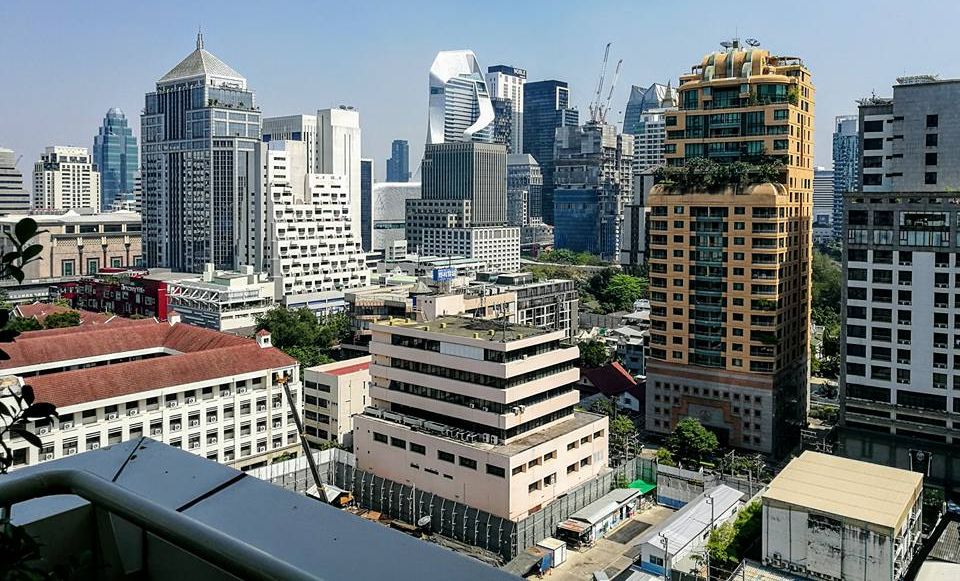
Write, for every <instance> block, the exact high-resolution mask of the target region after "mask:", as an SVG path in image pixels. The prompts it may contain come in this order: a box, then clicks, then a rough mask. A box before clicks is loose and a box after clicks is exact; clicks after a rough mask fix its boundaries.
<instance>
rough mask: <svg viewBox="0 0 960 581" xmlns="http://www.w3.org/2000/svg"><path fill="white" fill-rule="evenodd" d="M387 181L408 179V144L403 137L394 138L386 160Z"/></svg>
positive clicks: (406, 180) (404, 180)
mask: <svg viewBox="0 0 960 581" xmlns="http://www.w3.org/2000/svg"><path fill="white" fill-rule="evenodd" d="M387 181H388V182H408V181H410V144H409V143H407V141H406V140H405V139H394V140H393V143H391V144H390V158H389V159H388V160H387Z"/></svg>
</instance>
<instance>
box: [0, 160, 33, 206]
mask: <svg viewBox="0 0 960 581" xmlns="http://www.w3.org/2000/svg"><path fill="white" fill-rule="evenodd" d="M29 211H30V192H28V191H27V190H26V189H24V187H23V174H22V173H20V170H18V169H17V155H16V153H14V151H13V150H12V149H7V148H5V147H0V214H26V213H27V212H29Z"/></svg>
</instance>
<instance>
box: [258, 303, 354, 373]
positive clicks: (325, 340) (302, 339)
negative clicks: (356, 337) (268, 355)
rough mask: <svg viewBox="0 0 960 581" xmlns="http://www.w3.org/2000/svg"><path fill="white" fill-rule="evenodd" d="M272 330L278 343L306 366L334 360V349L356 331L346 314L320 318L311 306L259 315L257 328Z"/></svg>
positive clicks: (271, 332)
mask: <svg viewBox="0 0 960 581" xmlns="http://www.w3.org/2000/svg"><path fill="white" fill-rule="evenodd" d="M260 329H266V330H268V331H270V339H271V341H272V342H273V344H274V346H276V347H277V348H279V349H280V350H281V351H283V352H284V353H286V354H287V355H290V356H291V357H294V358H295V359H297V360H298V361H300V365H302V366H303V367H312V366H314V365H321V364H323V363H330V362H332V361H333V358H331V357H330V353H331V351H332V350H333V349H334V348H336V347H338V346H339V345H340V343H341V342H343V341H344V340H346V339H348V338H350V337H351V336H352V334H353V328H352V324H351V322H350V318H349V317H348V316H347V315H346V314H343V313H337V314H335V315H329V316H327V317H325V318H323V319H317V316H316V315H314V313H313V311H311V310H310V309H296V310H291V309H286V308H283V307H277V308H275V309H271V310H270V311H267V312H266V313H264V314H263V315H260V316H259V317H257V330H260Z"/></svg>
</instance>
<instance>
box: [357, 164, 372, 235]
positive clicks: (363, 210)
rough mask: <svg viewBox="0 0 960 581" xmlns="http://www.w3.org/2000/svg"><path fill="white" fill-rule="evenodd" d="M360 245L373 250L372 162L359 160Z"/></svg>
mask: <svg viewBox="0 0 960 581" xmlns="http://www.w3.org/2000/svg"><path fill="white" fill-rule="evenodd" d="M360 245H361V246H362V248H363V250H364V251H365V252H370V251H371V250H373V160H372V159H361V160H360Z"/></svg>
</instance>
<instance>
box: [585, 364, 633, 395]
mask: <svg viewBox="0 0 960 581" xmlns="http://www.w3.org/2000/svg"><path fill="white" fill-rule="evenodd" d="M582 374H583V379H582V380H581V381H582V382H589V384H590V386H592V387H593V388H594V389H595V390H596V391H597V392H599V393H602V394H604V395H606V396H612V395H620V394H621V393H624V392H627V391H633V390H636V389H637V382H636V381H635V380H634V379H633V376H632V375H630V372H629V371H627V370H626V369H624V368H623V366H622V365H620V363H618V362H616V361H614V362H613V363H608V364H606V365H604V366H603V367H595V368H593V369H584V370H583V371H582Z"/></svg>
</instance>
